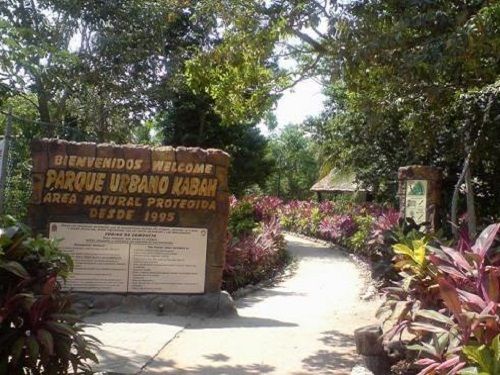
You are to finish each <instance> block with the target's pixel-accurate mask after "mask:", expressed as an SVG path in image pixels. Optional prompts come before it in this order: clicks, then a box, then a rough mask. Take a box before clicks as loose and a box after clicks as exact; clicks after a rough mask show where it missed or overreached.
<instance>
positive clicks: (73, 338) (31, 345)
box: [0, 219, 97, 375]
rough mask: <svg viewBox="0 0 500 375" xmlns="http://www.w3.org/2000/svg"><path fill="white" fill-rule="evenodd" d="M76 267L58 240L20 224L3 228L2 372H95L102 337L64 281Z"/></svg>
mask: <svg viewBox="0 0 500 375" xmlns="http://www.w3.org/2000/svg"><path fill="white" fill-rule="evenodd" d="M9 220H12V219H9ZM71 270H72V262H71V258H70V257H69V256H67V255H65V254H63V253H62V252H60V251H59V250H58V248H57V244H56V243H55V242H54V241H52V240H49V239H46V238H43V237H31V236H30V234H29V231H28V230H27V229H26V228H25V227H23V226H22V225H19V224H17V223H16V224H15V225H13V226H10V227H8V228H3V229H0V374H9V375H21V374H23V375H24V374H34V375H52V374H54V375H59V374H67V373H68V372H73V373H75V374H83V373H86V374H87V373H88V374H90V373H92V371H91V368H90V367H89V365H88V364H87V363H86V362H87V361H88V360H92V361H97V359H96V357H95V355H94V354H93V350H95V349H96V347H95V342H96V341H95V340H94V339H93V338H91V337H86V336H85V335H84V334H83V333H82V325H81V324H80V319H79V317H78V316H77V315H76V314H75V313H74V312H73V311H72V309H71V300H70V297H69V296H68V295H67V294H64V293H62V292H61V285H60V283H59V281H58V279H59V278H62V279H65V278H66V277H67V276H68V275H69V273H70V272H71Z"/></svg>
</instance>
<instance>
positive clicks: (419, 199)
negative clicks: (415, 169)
mask: <svg viewBox="0 0 500 375" xmlns="http://www.w3.org/2000/svg"><path fill="white" fill-rule="evenodd" d="M405 202H406V204H405V217H411V218H412V219H413V220H415V222H416V223H417V224H421V223H423V222H425V221H426V219H427V215H426V214H427V211H426V210H427V180H407V181H406V200H405Z"/></svg>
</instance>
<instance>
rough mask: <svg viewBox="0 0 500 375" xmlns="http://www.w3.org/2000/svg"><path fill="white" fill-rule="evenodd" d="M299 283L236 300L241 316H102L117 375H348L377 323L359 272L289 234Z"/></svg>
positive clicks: (110, 366)
mask: <svg viewBox="0 0 500 375" xmlns="http://www.w3.org/2000/svg"><path fill="white" fill-rule="evenodd" d="M287 241H288V246H289V250H290V252H291V253H292V254H293V255H294V256H295V257H296V258H297V260H298V264H297V269H296V271H295V272H294V274H293V276H292V277H289V278H287V279H285V280H284V281H281V282H279V283H278V284H277V285H276V286H274V287H271V288H266V289H263V290H260V291H257V292H255V293H253V294H251V295H248V296H247V297H244V298H241V299H240V300H238V301H237V306H238V314H239V316H238V317H234V318H224V319H223V318H199V317H155V316H142V315H119V314H105V315H97V316H94V317H92V318H91V319H90V321H91V322H93V323H99V324H100V326H99V327H98V328H90V329H89V330H88V331H89V333H92V334H94V335H96V336H97V337H99V338H100V339H101V341H103V344H104V347H103V351H102V353H101V354H100V358H101V365H100V366H99V369H100V370H101V371H103V372H107V373H113V374H117V373H118V374H189V375H191V374H203V375H211V374H214V375H215V374H217V375H222V374H228V375H233V374H234V375H247V374H248V375H250V374H282V375H299V374H344V375H345V374H349V373H350V370H351V368H352V367H354V365H355V364H356V361H357V358H356V354H355V348H354V341H353V332H354V330H355V329H356V328H358V327H360V326H363V325H366V324H370V323H372V322H374V319H375V318H374V314H375V310H376V308H377V307H378V301H369V302H366V301H362V300H360V298H359V296H360V293H361V292H362V288H363V277H362V275H360V272H361V271H360V269H359V268H358V267H357V266H356V265H355V264H354V263H353V262H352V261H350V260H349V258H347V257H346V256H345V255H344V254H342V253H341V252H339V251H335V250H332V249H329V248H326V247H324V246H323V245H320V244H317V243H315V242H311V241H308V240H304V239H301V238H298V237H295V236H290V235H287Z"/></svg>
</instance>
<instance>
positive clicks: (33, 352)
mask: <svg viewBox="0 0 500 375" xmlns="http://www.w3.org/2000/svg"><path fill="white" fill-rule="evenodd" d="M26 346H27V347H28V356H29V361H30V363H32V364H36V362H37V360H38V356H39V354H40V345H38V341H37V340H36V339H35V338H34V337H33V336H29V337H27V338H26Z"/></svg>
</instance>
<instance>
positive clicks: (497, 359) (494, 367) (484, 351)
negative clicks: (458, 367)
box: [460, 334, 500, 375]
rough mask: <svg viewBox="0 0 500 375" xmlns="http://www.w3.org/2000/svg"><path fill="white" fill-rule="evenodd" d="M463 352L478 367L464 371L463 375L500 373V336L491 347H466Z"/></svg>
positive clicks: (492, 374)
mask: <svg viewBox="0 0 500 375" xmlns="http://www.w3.org/2000/svg"><path fill="white" fill-rule="evenodd" d="M462 352H463V353H464V354H465V356H466V357H467V359H468V360H469V361H470V362H471V363H472V364H474V365H476V366H477V367H469V368H467V369H463V370H462V371H461V372H460V374H462V375H474V374H477V375H494V374H498V373H500V334H499V335H497V336H496V337H495V338H494V339H493V341H492V342H491V345H466V346H464V347H463V348H462Z"/></svg>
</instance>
